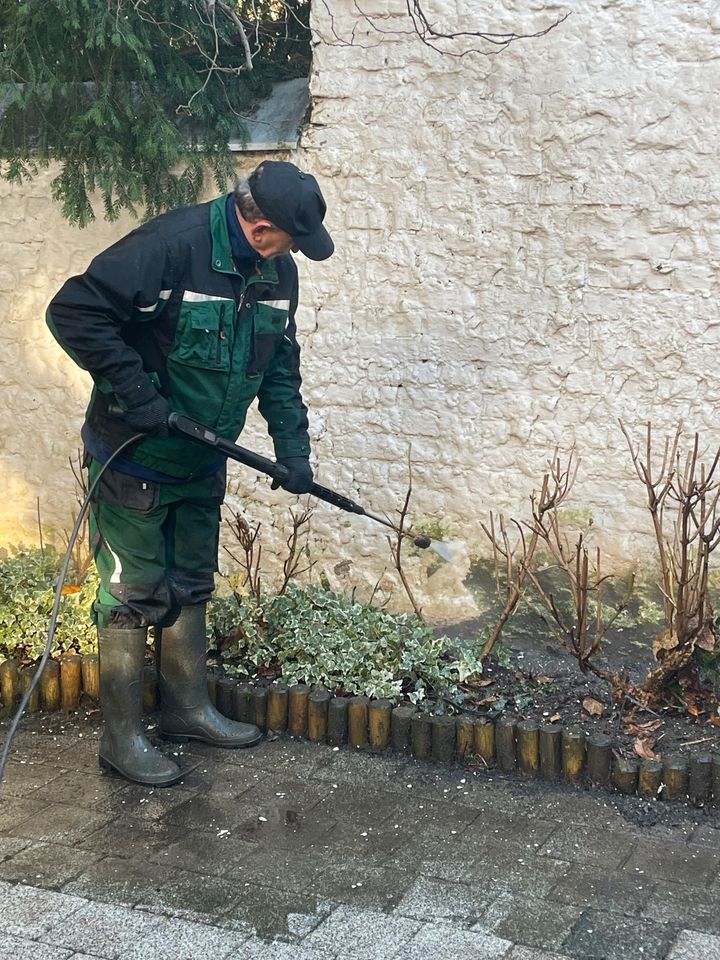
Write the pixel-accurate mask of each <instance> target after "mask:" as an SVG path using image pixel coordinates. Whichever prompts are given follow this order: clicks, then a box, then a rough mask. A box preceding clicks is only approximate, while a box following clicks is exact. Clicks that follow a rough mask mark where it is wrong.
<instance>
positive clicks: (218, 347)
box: [215, 304, 225, 366]
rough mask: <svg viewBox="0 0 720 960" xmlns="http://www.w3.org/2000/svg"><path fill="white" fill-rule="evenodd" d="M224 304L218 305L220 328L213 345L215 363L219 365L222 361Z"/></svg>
mask: <svg viewBox="0 0 720 960" xmlns="http://www.w3.org/2000/svg"><path fill="white" fill-rule="evenodd" d="M224 324H225V305H224V304H223V305H222V307H220V329H219V330H218V338H217V344H216V347H215V363H216V364H217V365H218V366H220V365H221V363H222V342H223V340H224V339H225V330H224V329H223V327H224Z"/></svg>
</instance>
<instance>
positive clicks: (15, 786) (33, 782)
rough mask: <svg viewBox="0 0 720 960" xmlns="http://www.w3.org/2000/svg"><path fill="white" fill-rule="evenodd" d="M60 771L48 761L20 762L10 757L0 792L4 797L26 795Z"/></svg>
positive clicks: (60, 772)
mask: <svg viewBox="0 0 720 960" xmlns="http://www.w3.org/2000/svg"><path fill="white" fill-rule="evenodd" d="M62 772H63V771H62V770H60V769H58V767H56V766H53V765H52V764H50V763H43V762H42V761H37V762H34V763H33V762H20V761H17V760H12V759H11V760H10V762H9V763H8V765H7V767H6V768H5V776H4V778H3V780H2V786H1V787H0V792H1V793H2V795H3V796H5V797H27V796H28V795H30V794H32V792H33V791H34V790H36V789H37V788H38V787H44V786H45V784H47V783H50V782H51V781H52V780H54V779H55V778H56V777H58V776H61V775H62Z"/></svg>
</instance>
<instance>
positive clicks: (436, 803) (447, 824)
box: [402, 797, 478, 832]
mask: <svg viewBox="0 0 720 960" xmlns="http://www.w3.org/2000/svg"><path fill="white" fill-rule="evenodd" d="M402 812H403V826H404V827H406V828H407V829H409V830H412V831H414V832H417V831H419V830H424V829H426V828H427V827H430V828H431V829H438V828H443V829H447V830H457V831H458V832H460V831H463V830H465V828H466V827H469V826H470V824H472V822H473V821H474V820H476V819H477V816H478V811H477V810H474V809H473V808H472V807H467V806H464V805H463V804H459V803H452V802H451V801H449V800H447V801H446V800H429V799H427V798H421V799H408V798H407V797H406V798H405V801H404V802H403V807H402Z"/></svg>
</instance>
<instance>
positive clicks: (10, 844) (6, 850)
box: [0, 836, 30, 863]
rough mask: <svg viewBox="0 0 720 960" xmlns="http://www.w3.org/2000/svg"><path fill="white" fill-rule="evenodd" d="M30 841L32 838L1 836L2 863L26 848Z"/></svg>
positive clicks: (0, 859)
mask: <svg viewBox="0 0 720 960" xmlns="http://www.w3.org/2000/svg"><path fill="white" fill-rule="evenodd" d="M29 843H30V840H22V839H21V838H20V837H2V836H0V863H2V861H3V860H7V859H8V857H12V856H14V855H15V854H16V853H19V851H20V850H24V849H25V847H26V846H27V845H28V844H29Z"/></svg>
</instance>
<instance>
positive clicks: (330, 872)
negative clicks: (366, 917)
mask: <svg viewBox="0 0 720 960" xmlns="http://www.w3.org/2000/svg"><path fill="white" fill-rule="evenodd" d="M244 870H245V876H244V879H245V880H250V881H253V882H256V883H258V884H261V885H262V886H266V887H270V888H272V889H281V890H287V891H295V892H297V893H303V894H306V893H308V891H311V892H312V893H313V894H315V895H316V896H318V897H319V898H321V899H329V900H337V901H340V902H342V903H351V904H355V905H357V904H363V905H364V906H366V907H368V908H369V909H376V910H384V909H386V908H388V907H389V906H390V905H392V904H393V903H395V902H397V900H398V899H399V897H400V896H401V895H402V891H403V890H404V889H405V887H406V886H407V876H406V874H405V873H403V872H401V871H398V870H393V869H392V868H389V867H374V866H372V865H370V864H365V863H363V862H362V861H356V860H351V859H348V858H347V857H344V858H340V857H335V858H332V857H318V856H315V855H314V854H304V853H298V854H292V853H287V852H283V851H277V850H267V849H264V848H259V849H258V852H257V854H256V855H255V856H254V857H253V858H251V859H250V860H249V861H248V862H247V864H246V866H245V868H244ZM240 875H241V876H242V874H240Z"/></svg>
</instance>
